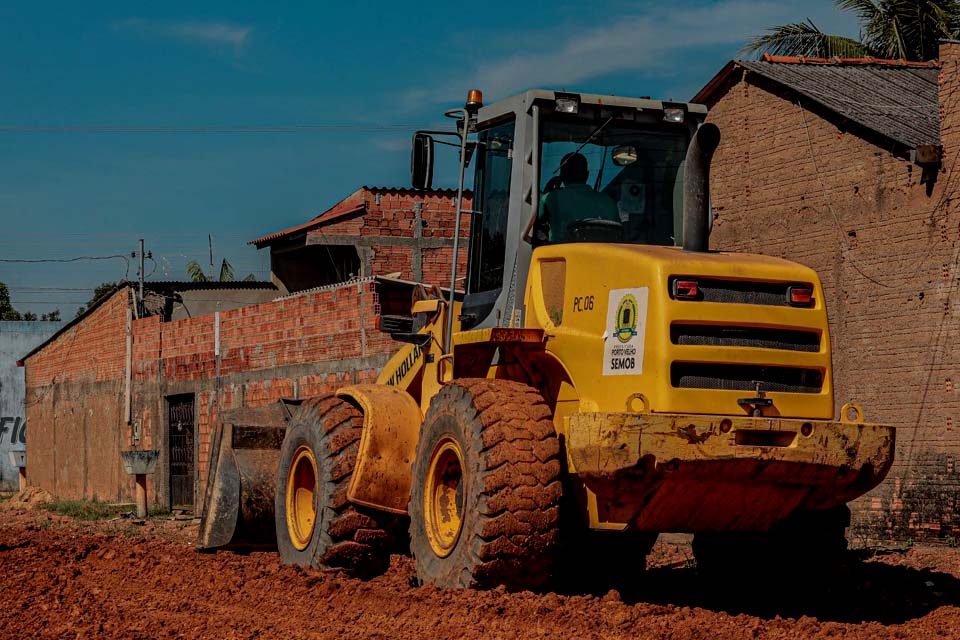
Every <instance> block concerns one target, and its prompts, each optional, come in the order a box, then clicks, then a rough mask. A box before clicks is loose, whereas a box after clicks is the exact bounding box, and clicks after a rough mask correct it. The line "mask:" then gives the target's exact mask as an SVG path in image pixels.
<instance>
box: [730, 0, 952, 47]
mask: <svg viewBox="0 0 960 640" xmlns="http://www.w3.org/2000/svg"><path fill="white" fill-rule="evenodd" d="M834 4H835V5H836V7H837V9H839V10H840V11H849V12H852V13H854V14H856V16H857V19H858V20H859V21H860V28H861V31H860V39H859V40H853V39H851V38H846V37H843V36H835V35H830V34H826V33H823V32H822V31H820V29H818V28H817V26H816V25H815V24H813V22H812V21H811V20H810V19H809V18H808V19H807V21H806V22H797V23H792V24H785V25H780V26H775V27H770V28H768V29H767V33H765V34H763V35H759V36H754V37H753V38H751V40H750V44H748V45H747V46H746V47H745V48H744V50H745V51H746V52H748V53H754V54H764V53H769V54H771V55H785V56H808V57H818V58H831V57H834V56H838V57H841V58H859V57H864V56H873V57H876V58H894V59H899V58H903V59H905V60H919V61H925V60H934V59H936V58H937V56H938V48H939V43H938V41H939V40H940V39H944V38H946V39H955V38H956V37H957V35H958V33H960V0H834Z"/></svg>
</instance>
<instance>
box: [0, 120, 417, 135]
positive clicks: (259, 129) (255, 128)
mask: <svg viewBox="0 0 960 640" xmlns="http://www.w3.org/2000/svg"><path fill="white" fill-rule="evenodd" d="M420 126H421V125H416V124H350V123H334V122H329V123H314V124H282V125H247V126H223V125H14V124H0V133H317V132H326V131H351V132H352V131H371V132H372V131H412V130H414V129H417V128H420Z"/></svg>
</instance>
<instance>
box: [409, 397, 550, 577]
mask: <svg viewBox="0 0 960 640" xmlns="http://www.w3.org/2000/svg"><path fill="white" fill-rule="evenodd" d="M559 454H560V446H559V442H558V439H557V436H556V432H555V430H554V427H553V420H552V417H551V412H550V409H549V407H547V405H546V403H545V402H544V400H543V397H542V396H541V395H540V394H539V393H537V392H536V391H535V390H534V389H532V388H530V387H528V386H526V385H523V384H520V383H517V382H511V381H507V380H488V379H463V380H457V381H455V382H452V383H450V384H447V385H446V386H444V388H443V389H441V390H440V392H439V393H438V394H437V396H436V397H435V398H434V399H433V401H432V402H431V403H430V409H429V410H428V412H427V416H426V419H425V420H424V426H423V430H422V432H421V435H420V439H419V442H418V443H417V453H416V457H415V459H414V463H413V471H412V481H413V482H412V487H411V493H410V504H409V509H408V510H409V513H410V546H411V550H412V552H413V556H414V560H415V564H416V569H417V576H418V577H419V579H420V580H421V581H423V582H429V583H433V584H434V585H436V586H438V587H440V588H467V587H474V588H489V587H494V586H498V585H501V584H502V585H505V586H506V587H507V588H509V589H513V590H519V589H527V588H534V587H538V586H540V585H542V584H543V583H544V582H546V581H547V580H548V579H549V577H550V571H551V568H552V565H553V560H554V553H555V551H556V548H557V544H558V540H559V514H560V507H559V505H560V498H561V494H562V489H561V483H560V468H561V463H560V456H559Z"/></svg>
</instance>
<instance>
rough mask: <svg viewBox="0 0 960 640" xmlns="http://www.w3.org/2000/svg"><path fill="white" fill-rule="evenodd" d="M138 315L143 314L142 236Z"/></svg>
mask: <svg viewBox="0 0 960 640" xmlns="http://www.w3.org/2000/svg"><path fill="white" fill-rule="evenodd" d="M140 315H141V316H143V238H140Z"/></svg>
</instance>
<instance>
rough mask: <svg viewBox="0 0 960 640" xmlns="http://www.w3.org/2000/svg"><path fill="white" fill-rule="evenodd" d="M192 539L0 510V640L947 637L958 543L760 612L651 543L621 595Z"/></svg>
mask: <svg viewBox="0 0 960 640" xmlns="http://www.w3.org/2000/svg"><path fill="white" fill-rule="evenodd" d="M106 526H115V527H116V528H114V529H111V530H106V529H105V528H104V527H106ZM178 527H179V528H178ZM194 534H195V528H189V527H187V528H184V527H182V525H181V523H176V522H174V521H161V520H150V521H148V523H147V524H146V525H141V526H134V525H126V524H123V525H105V524H103V523H96V524H79V523H73V522H70V521H63V522H60V521H57V520H54V521H53V522H52V523H51V524H49V525H45V524H44V523H43V522H40V523H38V522H37V520H36V515H35V514H33V513H26V512H24V513H20V514H16V513H10V514H5V516H4V517H3V518H0V593H2V594H3V606H2V607H0V638H15V637H21V638H26V637H30V638H70V639H74V638H84V639H90V638H223V639H232V638H279V637H287V638H347V637H349V638H381V639H387V638H390V639H393V638H411V637H417V638H432V639H433V638H435V639H443V638H477V639H483V640H495V639H500V638H540V637H549V638H604V639H605V640H606V639H616V638H674V639H676V640H707V639H709V640H716V639H724V638H744V639H747V638H768V639H775V640H780V639H784V640H785V639H787V638H791V639H795V638H823V639H825V638H831V639H846V640H853V639H857V640H860V639H863V640H866V639H867V638H869V639H870V640H875V639H886V638H900V639H904V638H907V639H909V638H955V637H957V633H956V631H957V629H958V628H960V608H958V606H957V605H958V604H960V580H958V579H957V577H958V576H960V551H958V550H955V549H947V548H941V549H931V550H926V551H921V550H917V549H914V550H911V551H910V552H908V553H896V554H889V555H885V556H882V557H879V558H872V559H869V560H868V561H861V562H860V564H859V565H858V568H857V569H856V570H855V571H856V576H855V579H854V581H853V583H852V585H851V588H850V589H849V590H846V591H844V592H843V594H842V595H840V594H836V593H835V594H833V595H832V596H830V597H828V598H821V599H820V600H822V602H820V603H819V604H818V600H817V598H814V597H806V598H802V597H801V598H800V599H799V600H795V601H794V602H792V603H791V602H788V601H787V598H785V597H780V598H771V599H770V602H769V603H768V604H766V605H763V606H760V605H757V604H756V603H754V602H753V601H751V600H750V599H748V598H746V597H743V596H739V597H729V598H727V599H725V600H721V599H718V594H716V593H711V592H705V591H703V590H702V589H701V588H700V587H699V586H698V581H697V574H696V570H695V569H694V568H693V567H691V566H687V565H686V562H685V560H684V557H685V554H684V553H683V552H682V550H679V549H672V548H662V549H660V550H659V551H656V552H655V555H657V554H658V555H657V560H656V564H657V566H656V567H655V568H654V569H653V571H651V572H650V573H649V574H648V575H647V576H640V577H638V581H639V582H641V583H642V584H644V585H645V586H644V587H643V588H642V589H641V590H640V591H638V593H636V594H620V593H617V592H616V591H610V592H609V593H607V594H605V595H604V594H598V595H593V594H557V593H532V592H530V591H524V592H519V593H509V592H506V591H504V590H501V589H494V590H490V591H463V590H461V591H453V590H451V591H441V590H438V589H435V588H434V587H432V586H429V585H427V586H417V585H416V581H415V580H414V567H413V561H412V560H411V559H410V558H407V557H403V556H393V559H392V562H391V567H390V569H389V571H387V573H386V574H384V575H382V576H379V577H377V578H374V579H372V580H369V581H362V580H357V579H353V578H347V577H346V576H344V575H343V574H342V573H339V572H336V571H325V572H323V571H314V570H301V569H296V568H293V567H286V566H282V565H281V564H280V562H279V559H278V556H277V554H276V553H275V552H252V553H248V554H245V555H244V554H237V553H230V552H218V553H209V554H200V553H196V552H195V551H194V550H193V548H192V545H191V544H190V543H189V542H188V541H189V540H190V539H192V536H193V535H194ZM658 546H660V547H663V546H664V545H658ZM783 586H784V585H782V584H776V585H772V586H771V587H770V589H769V590H770V591H771V592H775V591H777V590H779V589H782V588H783ZM729 595H731V596H736V595H737V594H736V593H735V591H734V589H730V594H729ZM831 607H832V608H831Z"/></svg>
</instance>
